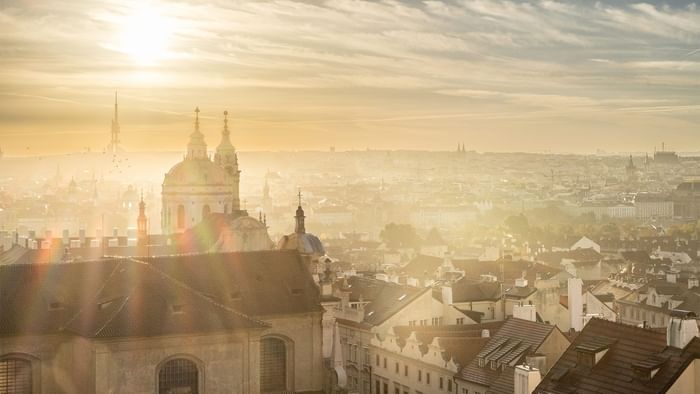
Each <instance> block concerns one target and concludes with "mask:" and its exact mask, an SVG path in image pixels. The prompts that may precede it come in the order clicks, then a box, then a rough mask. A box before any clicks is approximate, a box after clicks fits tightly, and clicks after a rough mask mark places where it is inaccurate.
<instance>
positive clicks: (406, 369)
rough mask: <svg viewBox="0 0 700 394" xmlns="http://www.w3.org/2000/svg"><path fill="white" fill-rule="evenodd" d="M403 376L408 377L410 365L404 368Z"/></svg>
mask: <svg viewBox="0 0 700 394" xmlns="http://www.w3.org/2000/svg"><path fill="white" fill-rule="evenodd" d="M403 376H408V365H404V366H403Z"/></svg>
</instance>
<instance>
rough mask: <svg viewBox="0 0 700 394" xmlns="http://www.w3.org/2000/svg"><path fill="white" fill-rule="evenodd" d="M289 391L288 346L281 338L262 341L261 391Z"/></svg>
mask: <svg viewBox="0 0 700 394" xmlns="http://www.w3.org/2000/svg"><path fill="white" fill-rule="evenodd" d="M285 390H287V346H286V344H285V343H284V341H283V340H281V339H279V338H265V339H263V340H262V341H260V391H261V392H263V393H264V392H274V391H285Z"/></svg>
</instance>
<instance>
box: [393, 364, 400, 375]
mask: <svg viewBox="0 0 700 394" xmlns="http://www.w3.org/2000/svg"><path fill="white" fill-rule="evenodd" d="M395 367H396V368H394V372H396V373H399V363H398V362H397V363H396V364H395Z"/></svg>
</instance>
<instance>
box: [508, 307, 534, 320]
mask: <svg viewBox="0 0 700 394" xmlns="http://www.w3.org/2000/svg"><path fill="white" fill-rule="evenodd" d="M513 317H514V318H517V319H523V320H529V321H537V310H536V309H535V306H534V305H532V304H530V305H523V304H522V303H519V304H517V305H513Z"/></svg>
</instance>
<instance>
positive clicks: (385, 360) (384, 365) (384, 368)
mask: <svg viewBox="0 0 700 394" xmlns="http://www.w3.org/2000/svg"><path fill="white" fill-rule="evenodd" d="M384 369H386V357H384Z"/></svg>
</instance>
